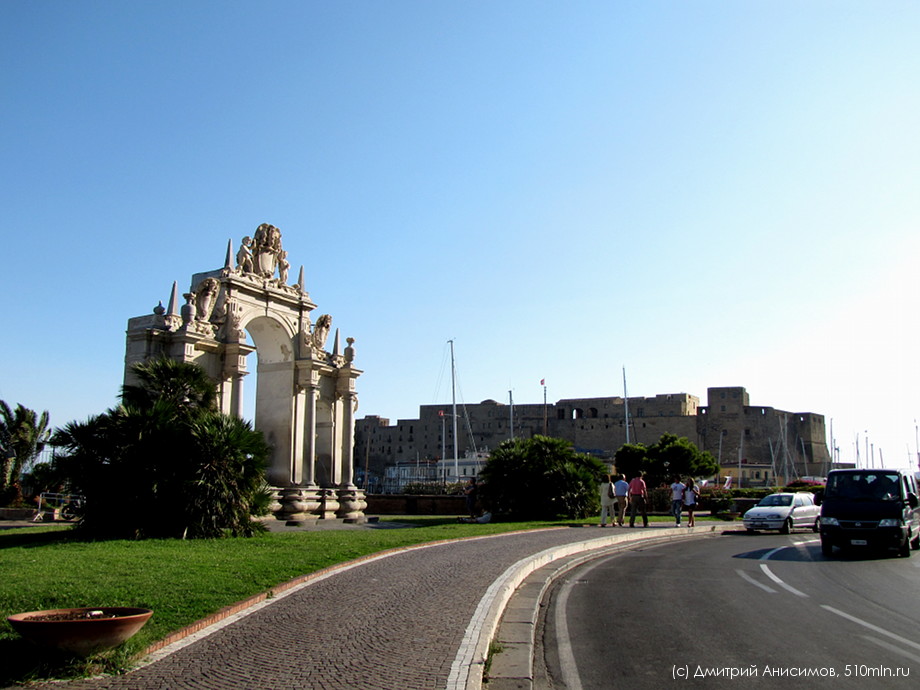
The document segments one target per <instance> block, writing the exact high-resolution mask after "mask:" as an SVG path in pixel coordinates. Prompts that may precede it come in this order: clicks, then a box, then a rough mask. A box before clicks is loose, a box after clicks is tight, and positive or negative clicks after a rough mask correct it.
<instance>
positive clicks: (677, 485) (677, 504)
mask: <svg viewBox="0 0 920 690" xmlns="http://www.w3.org/2000/svg"><path fill="white" fill-rule="evenodd" d="M686 488H687V485H686V484H684V483H683V482H682V481H680V477H674V481H673V482H672V483H671V515H673V516H674V526H675V527H680V514H681V513H682V512H683V511H684V490H685V489H686Z"/></svg>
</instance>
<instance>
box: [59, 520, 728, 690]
mask: <svg viewBox="0 0 920 690" xmlns="http://www.w3.org/2000/svg"><path fill="white" fill-rule="evenodd" d="M710 531H711V529H710V526H709V525H706V526H704V527H697V528H695V529H693V530H691V529H688V528H681V529H677V528H673V527H670V526H662V527H656V526H652V527H649V528H647V529H643V528H636V529H629V528H625V529H624V528H612V529H611V528H608V529H606V530H601V529H596V528H558V529H548V530H536V531H531V532H515V533H511V534H503V535H495V536H490V537H481V538H472V539H464V540H460V541H450V542H441V543H437V544H431V545H422V546H419V547H413V548H410V549H404V550H399V551H394V552H386V553H384V554H380V555H378V556H374V557H371V558H367V559H363V560H360V561H357V562H353V563H348V564H343V565H341V566H337V567H335V568H329V569H327V570H325V571H321V572H320V573H316V574H315V575H314V576H311V577H309V578H307V579H305V581H304V582H302V583H300V584H298V585H297V586H295V587H292V588H290V589H288V590H286V591H284V592H283V593H282V594H281V595H278V596H275V597H274V598H270V599H266V600H265V601H262V602H259V603H256V604H254V605H253V606H251V607H249V608H246V609H245V610H243V611H241V612H240V613H237V614H234V615H232V616H230V617H228V618H227V619H225V620H224V621H222V622H221V623H220V624H218V625H214V626H211V627H208V628H206V629H204V630H202V631H200V632H197V633H195V634H193V635H191V636H189V637H187V638H185V639H183V640H180V641H179V642H176V643H174V644H172V645H170V646H168V647H165V648H163V649H162V650H160V651H158V652H156V653H154V654H153V655H152V657H151V659H150V660H148V662H147V663H146V664H145V665H143V666H142V667H141V668H138V669H137V670H135V671H133V672H131V673H129V674H127V675H124V676H112V677H103V678H96V679H91V680H81V681H74V682H69V683H54V684H53V685H52V684H45V686H44V687H55V688H68V689H83V688H86V689H87V690H89V689H92V690H102V689H109V688H124V689H130V690H147V689H153V688H156V689H158V690H160V689H165V688H169V689H170V690H174V689H176V688H246V689H255V688H259V689H262V688H265V689H271V688H291V689H293V688H314V689H323V690H326V689H329V690H333V689H335V690H338V689H342V690H353V689H354V688H364V689H375V688H379V689H381V690H408V689H415V688H420V689H421V688H431V689H432V690H443V689H445V688H450V689H451V690H458V689H460V688H463V689H475V688H479V687H480V685H481V680H482V670H483V661H484V659H485V656H486V654H487V653H488V645H489V641H490V640H491V638H492V637H493V635H494V634H495V632H496V630H497V626H498V623H499V620H500V618H501V615H502V613H503V611H504V610H505V607H506V605H507V604H508V602H509V600H510V599H511V597H512V595H513V594H514V592H515V590H516V589H517V588H518V586H519V585H520V584H521V582H523V581H524V579H525V578H526V577H527V576H528V575H530V574H531V573H534V571H536V570H537V569H539V568H541V567H543V566H546V565H547V564H550V563H553V562H555V561H557V560H559V559H562V558H566V557H571V556H572V555H573V554H578V553H582V552H585V551H592V550H595V549H603V548H605V547H610V546H614V545H616V544H618V543H622V542H627V541H634V540H642V539H649V538H655V539H658V538H666V539H679V538H683V537H687V536H692V535H694V534H695V535H699V534H700V533H703V532H706V533H708V532H710ZM534 577H536V578H538V579H539V578H540V577H544V579H545V576H542V575H540V574H535V576H534ZM537 603H538V600H537ZM536 605H537V604H533V606H536Z"/></svg>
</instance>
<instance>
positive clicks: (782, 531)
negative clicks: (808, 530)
mask: <svg viewBox="0 0 920 690" xmlns="http://www.w3.org/2000/svg"><path fill="white" fill-rule="evenodd" d="M791 531H792V518H787V519H786V522H784V523H783V526H782V527H780V528H779V533H780V534H789V533H790V532H791Z"/></svg>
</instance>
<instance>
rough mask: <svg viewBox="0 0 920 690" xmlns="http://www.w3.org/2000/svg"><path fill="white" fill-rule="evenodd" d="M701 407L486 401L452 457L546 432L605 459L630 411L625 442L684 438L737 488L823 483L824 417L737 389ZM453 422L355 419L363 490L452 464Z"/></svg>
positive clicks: (472, 409)
mask: <svg viewBox="0 0 920 690" xmlns="http://www.w3.org/2000/svg"><path fill="white" fill-rule="evenodd" d="M707 402H708V405H706V406H701V405H700V400H699V398H698V397H696V396H694V395H689V394H687V393H668V394H662V395H656V396H654V397H647V398H646V397H635V398H634V397H630V398H627V399H625V400H624V398H622V397H618V396H614V397H604V398H568V399H562V400H558V401H557V402H555V403H551V404H548V405H543V404H526V405H517V404H515V405H513V406H512V405H506V404H502V403H499V402H496V401H495V400H484V401H483V402H481V403H479V404H473V405H463V406H458V407H457V414H458V417H459V419H458V420H457V430H458V431H457V447H458V455H459V456H461V457H466V458H470V457H481V456H483V455H484V454H487V453H488V451H489V450H490V449H493V448H496V447H497V446H498V444H499V443H501V442H502V441H505V440H507V439H509V438H511V437H512V435H513V436H514V437H515V438H522V437H524V438H527V437H531V436H534V435H536V434H546V435H549V436H554V437H558V438H563V439H566V440H567V441H569V442H571V443H572V445H573V446H574V447H575V449H576V450H577V451H579V452H585V453H590V454H592V455H595V456H597V457H599V458H602V459H605V460H610V461H612V458H613V455H614V453H615V452H616V450H617V449H618V448H619V447H620V446H622V445H623V444H624V443H626V442H627V426H626V419H627V408H628V416H629V430H628V439H629V442H630V443H642V444H644V445H647V446H649V445H652V444H653V443H655V442H656V441H657V440H658V439H659V438H660V437H661V435H662V434H665V433H671V434H675V435H677V436H682V437H686V438H688V439H689V440H690V441H692V442H693V443H695V444H696V445H697V447H699V448H700V449H701V450H705V451H709V452H710V453H712V455H713V456H714V457H715V458H716V459H717V460H718V461H719V464H720V465H721V466H722V468H723V472H722V476H723V477H724V476H732V477H733V479H734V481H735V483H736V484H737V482H738V481H739V480H740V482H741V483H742V485H743V486H769V485H775V484H780V483H785V482H788V481H792V480H793V479H796V478H798V477H804V476H815V475H821V476H823V475H824V474H826V473H827V471H828V470H829V469H830V465H831V457H830V454H829V452H828V447H827V442H826V434H825V427H824V416H823V415H820V414H814V413H811V412H786V411H783V410H778V409H775V408H773V407H764V406H752V405H751V404H750V400H749V396H748V393H747V391H746V390H745V389H744V388H742V387H723V388H709V389H708V391H707ZM450 414H451V405H450V404H446V405H422V406H420V407H419V417H418V419H400V420H398V421H397V423H396V424H395V425H390V422H389V420H388V419H385V418H382V417H379V416H366V417H364V418H363V419H359V420H357V421H356V428H355V449H354V458H355V465H356V470H357V475H358V476H359V477H361V478H363V480H364V484H363V485H364V486H368V485H370V486H374V485H379V484H380V482H381V480H382V478H383V477H384V476H385V475H386V474H387V473H388V468H391V470H392V468H393V467H395V466H399V465H404V466H410V465H415V466H418V465H420V464H424V465H426V466H428V467H431V466H436V465H437V464H438V463H437V461H438V460H442V459H446V458H450V459H451V461H452V455H453V444H454V438H453V424H452V423H451V421H450ZM512 423H513V429H512ZM512 432H513V434H512ZM450 464H451V463H441V464H440V472H439V473H438V475H437V476H438V478H440V479H443V480H446V481H458V480H462V479H464V477H465V476H468V475H472V474H475V471H474V470H471V469H468V468H470V467H471V466H472V465H471V463H470V462H466V463H464V468H465V469H464V471H463V472H458V475H459V476H451V471H450V470H449V468H448V466H449V465H450ZM474 464H475V463H474ZM391 470H390V474H392V471H391ZM429 476H433V475H431V473H429ZM358 483H359V485H361V480H358Z"/></svg>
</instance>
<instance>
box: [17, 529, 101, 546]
mask: <svg viewBox="0 0 920 690" xmlns="http://www.w3.org/2000/svg"><path fill="white" fill-rule="evenodd" d="M65 541H86V539H85V538H84V537H83V536H82V535H81V534H80V533H79V532H77V531H76V530H74V529H73V528H66V529H51V530H44V531H37V530H36V529H32V528H29V527H23V528H21V529H6V530H2V531H0V549H11V548H14V547H17V546H23V547H30V546H44V545H46V544H53V543H54V542H65Z"/></svg>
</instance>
